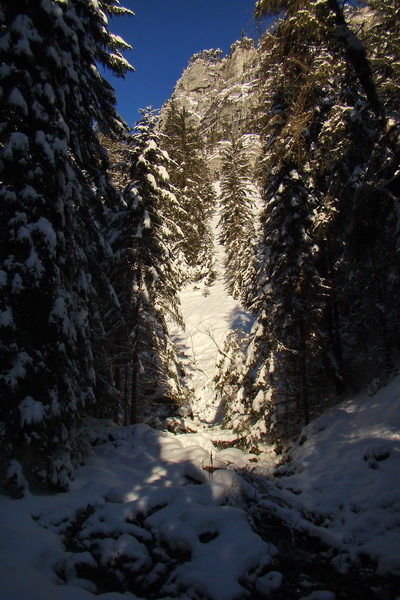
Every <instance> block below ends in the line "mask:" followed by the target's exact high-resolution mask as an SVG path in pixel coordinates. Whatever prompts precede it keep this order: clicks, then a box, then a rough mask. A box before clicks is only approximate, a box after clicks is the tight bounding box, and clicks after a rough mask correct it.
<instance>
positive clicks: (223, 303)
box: [170, 212, 254, 422]
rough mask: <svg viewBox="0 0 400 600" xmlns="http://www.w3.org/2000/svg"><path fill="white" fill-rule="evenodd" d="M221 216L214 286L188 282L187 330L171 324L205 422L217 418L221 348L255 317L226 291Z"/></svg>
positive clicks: (184, 299)
mask: <svg viewBox="0 0 400 600" xmlns="http://www.w3.org/2000/svg"><path fill="white" fill-rule="evenodd" d="M218 221H219V215H218V212H216V213H215V214H214V217H213V219H212V223H211V227H212V231H213V232H214V254H215V263H216V275H217V277H216V280H215V282H214V283H213V285H212V286H210V287H205V286H204V284H200V285H198V286H196V285H195V286H193V285H188V286H187V287H186V288H184V289H183V291H182V292H181V294H180V300H181V311H182V316H183V321H184V323H185V330H182V329H180V328H179V327H178V326H176V325H175V324H174V323H171V324H170V333H171V337H172V340H173V341H174V342H175V344H176V345H177V346H178V348H179V349H180V351H181V352H182V353H183V354H185V355H186V357H187V361H186V364H185V366H186V368H187V371H188V373H189V378H190V380H189V381H188V385H189V387H191V388H192V389H193V390H194V394H195V407H194V412H195V414H196V416H197V417H198V418H199V419H200V420H202V421H204V422H212V421H213V420H214V419H215V416H216V412H217V410H218V405H217V404H216V403H215V395H214V392H213V386H212V378H213V376H214V375H215V368H216V364H217V361H218V358H219V356H221V355H220V354H219V349H221V350H222V348H223V344H224V339H225V336H226V334H227V333H228V331H230V330H231V329H241V330H242V331H245V332H249V331H250V329H251V327H252V325H253V322H254V319H253V317H252V316H251V315H250V314H249V313H248V312H247V311H246V310H244V309H243V308H242V306H241V305H240V304H239V303H238V302H237V301H236V300H234V299H233V298H232V297H231V296H229V295H228V294H227V292H226V286H225V274H224V266H223V261H224V255H225V253H224V249H223V246H221V244H219V243H218V236H219V229H218V226H217V224H218Z"/></svg>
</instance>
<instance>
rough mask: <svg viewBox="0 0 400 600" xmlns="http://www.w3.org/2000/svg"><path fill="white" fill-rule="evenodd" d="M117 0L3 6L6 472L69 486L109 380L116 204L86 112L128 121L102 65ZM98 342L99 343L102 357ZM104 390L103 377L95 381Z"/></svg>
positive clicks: (18, 1)
mask: <svg viewBox="0 0 400 600" xmlns="http://www.w3.org/2000/svg"><path fill="white" fill-rule="evenodd" d="M124 12H129V11H126V10H125V9H123V8H121V7H120V6H119V3H118V2H117V1H108V0H104V1H101V2H99V3H96V4H95V3H91V2H86V1H84V0H68V1H66V2H63V3H60V2H55V1H53V0H43V1H42V2H41V3H40V6H39V5H38V4H37V3H32V2H29V1H28V0H15V1H14V2H11V3H10V2H4V1H3V2H1V3H0V23H1V28H0V32H1V33H0V36H1V37H0V52H1V63H2V68H1V73H0V77H1V85H2V90H3V97H2V102H1V105H0V122H1V134H0V135H1V145H0V171H1V175H0V179H1V182H2V184H1V188H0V194H1V203H2V218H1V230H0V280H1V286H2V294H1V298H0V302H1V311H0V314H1V319H0V325H1V344H0V356H1V359H0V363H1V374H0V390H1V391H0V395H1V405H0V422H1V429H0V431H1V434H0V435H1V464H0V468H1V475H2V477H3V480H6V481H8V483H9V484H10V485H12V483H13V473H12V471H10V470H9V464H10V461H11V460H13V459H15V460H17V461H19V462H20V463H21V465H22V467H23V471H24V474H25V477H26V478H27V479H28V481H29V482H34V483H35V484H36V485H38V484H40V482H44V483H46V484H52V485H54V486H55V487H57V488H61V489H65V488H66V487H67V486H68V482H69V480H70V478H71V477H72V475H73V463H74V462H75V461H76V460H78V459H79V456H80V450H79V440H78V438H77V435H78V434H77V427H78V424H79V421H80V416H81V414H82V412H83V411H85V412H86V411H88V410H94V411H96V398H95V395H94V391H95V387H96V385H100V381H104V382H105V387H106V388H109V387H110V386H111V384H112V375H111V373H110V371H109V368H108V366H109V361H105V364H103V361H101V360H100V356H99V353H100V350H99V349H100V348H101V347H102V346H103V345H104V342H105V341H106V332H105V330H104V324H103V322H102V318H101V308H100V303H101V302H102V300H103V299H102V298H101V295H102V294H103V291H104V290H107V293H108V294H109V295H110V286H109V284H108V282H107V281H106V280H105V277H104V274H103V266H104V263H105V262H106V261H107V244H106V243H105V240H104V238H103V236H102V233H101V227H102V225H104V223H105V221H106V216H105V210H106V205H107V203H108V204H109V203H110V202H111V201H112V194H110V195H109V193H108V192H109V185H108V183H107V179H106V177H105V173H104V169H103V161H104V159H105V155H104V152H103V150H102V148H101V145H100V143H99V140H98V136H97V134H96V131H95V130H94V128H93V123H94V122H96V123H97V124H98V126H99V127H100V128H101V129H102V130H103V131H104V132H106V133H107V134H108V135H111V136H115V135H118V132H119V131H121V130H122V129H123V127H124V124H123V122H122V121H121V120H120V119H119V117H118V116H117V114H116V112H115V109H114V104H115V98H114V94H113V91H112V88H111V87H110V85H109V84H108V83H107V82H106V81H105V80H104V79H103V77H102V76H101V75H100V73H99V71H98V69H97V67H96V63H98V64H101V65H103V66H105V67H107V68H109V69H111V70H112V71H113V72H114V73H116V74H117V75H123V74H124V72H125V71H126V69H128V68H129V65H128V64H127V63H126V61H124V59H123V58H122V56H121V54H120V49H121V48H122V49H123V48H126V47H127V45H126V44H125V43H123V42H122V40H120V38H117V37H115V36H112V35H111V34H110V33H109V31H108V29H107V17H106V15H107V14H108V15H113V14H122V13H124ZM96 353H97V354H96ZM100 387H101V385H100Z"/></svg>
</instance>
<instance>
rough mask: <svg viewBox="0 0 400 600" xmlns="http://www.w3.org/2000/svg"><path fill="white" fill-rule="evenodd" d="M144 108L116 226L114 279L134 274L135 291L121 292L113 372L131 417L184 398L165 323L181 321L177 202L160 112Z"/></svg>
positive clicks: (132, 419)
mask: <svg viewBox="0 0 400 600" xmlns="http://www.w3.org/2000/svg"><path fill="white" fill-rule="evenodd" d="M141 113H142V117H141V119H140V121H139V122H138V123H137V125H136V127H135V128H134V133H133V136H132V141H131V145H130V147H129V167H130V182H129V184H128V185H127V186H126V188H125V191H124V201H125V207H124V210H122V211H121V213H120V214H118V215H117V218H116V222H115V223H114V225H113V226H114V227H116V228H117V230H119V231H118V234H117V235H116V236H115V240H114V244H113V247H114V251H115V256H116V264H115V266H116V273H118V275H117V277H115V286H116V287H117V289H118V281H119V280H120V278H121V277H122V278H123V280H124V282H126V281H129V285H126V283H124V286H123V287H124V289H126V290H131V292H130V294H129V295H128V297H125V298H124V299H123V302H124V309H123V313H124V314H125V315H126V319H125V321H124V322H121V324H120V327H115V328H114V331H115V334H116V335H117V337H118V340H117V342H116V343H117V345H118V346H120V347H121V348H122V349H125V350H124V352H123V355H122V359H123V360H122V361H120V363H119V366H118V367H117V369H116V371H117V381H118V384H119V387H120V388H121V391H122V392H123V394H124V396H125V400H124V405H125V411H126V414H125V421H126V422H136V421H137V420H138V418H139V416H140V417H141V418H143V415H145V414H146V413H147V414H148V413H151V404H154V402H163V401H170V402H172V403H173V402H175V403H179V402H181V401H182V400H183V397H184V394H183V392H182V389H181V388H180V383H179V373H178V371H179V369H178V360H177V357H176V354H175V350H174V348H173V345H172V343H171V341H170V339H169V337H168V329H167V322H166V318H167V317H169V318H173V319H175V320H177V321H178V322H180V314H179V306H178V304H179V301H178V297H177V289H178V286H179V281H180V269H181V265H180V264H179V263H180V262H181V260H182V259H181V251H180V246H181V243H182V233H181V231H180V229H179V227H178V226H177V225H176V219H177V218H178V215H179V214H180V208H179V206H178V203H177V200H176V197H175V195H174V193H173V188H172V186H171V185H170V183H169V174H168V170H167V168H168V166H169V164H170V160H169V157H168V154H167V153H166V152H165V151H164V150H162V148H161V146H160V143H161V140H160V138H161V134H160V133H158V131H157V129H156V125H157V115H156V113H155V111H152V110H151V109H146V110H143V111H141ZM129 314H130V315H131V316H130V318H129ZM126 332H128V335H126Z"/></svg>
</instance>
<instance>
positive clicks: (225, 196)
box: [219, 139, 256, 303]
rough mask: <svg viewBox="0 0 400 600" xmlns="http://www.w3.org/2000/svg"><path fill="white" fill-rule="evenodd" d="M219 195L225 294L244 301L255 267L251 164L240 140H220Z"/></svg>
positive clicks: (246, 297) (246, 298)
mask: <svg viewBox="0 0 400 600" xmlns="http://www.w3.org/2000/svg"><path fill="white" fill-rule="evenodd" d="M223 144H224V150H223V153H222V167H221V193H220V197H219V204H220V221H219V226H220V228H221V234H220V242H221V243H222V244H223V245H224V247H225V251H226V261H225V271H226V273H227V279H228V290H229V293H230V294H231V295H232V296H233V297H234V298H235V299H237V300H242V302H244V303H246V301H247V300H248V290H249V289H250V286H251V281H252V279H253V277H252V276H253V270H254V268H255V243H256V239H255V238H256V231H255V225H254V211H253V203H252V200H251V196H252V193H254V191H253V189H252V188H251V185H250V179H251V167H250V164H249V161H248V158H247V154H246V150H245V147H244V146H243V143H242V141H241V140H240V139H235V140H233V141H226V142H223Z"/></svg>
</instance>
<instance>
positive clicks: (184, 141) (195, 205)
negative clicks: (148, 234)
mask: <svg viewBox="0 0 400 600" xmlns="http://www.w3.org/2000/svg"><path fill="white" fill-rule="evenodd" d="M162 131H163V133H164V135H165V148H166V150H167V151H168V153H169V156H170V157H171V159H172V160H173V162H174V165H175V166H174V168H173V169H172V170H171V171H170V174H171V182H172V183H173V185H174V186H175V188H176V190H177V191H176V193H177V198H178V202H179V205H180V207H181V209H182V210H183V213H182V218H181V220H180V221H178V224H179V226H180V228H181V230H182V232H183V235H184V240H183V245H182V250H183V252H184V255H185V257H186V261H187V265H188V268H189V276H188V277H189V279H191V280H195V281H196V280H201V279H206V280H207V281H209V282H211V281H212V280H213V278H214V276H215V275H214V267H213V255H212V249H213V240H212V233H211V230H210V226H209V222H208V216H209V212H210V210H211V208H212V207H213V205H214V204H215V192H214V189H213V186H212V183H211V176H210V173H209V169H208V166H207V161H206V156H205V149H204V145H203V143H202V141H201V138H200V134H199V132H198V130H197V129H196V127H195V126H194V125H193V120H192V119H191V118H190V115H189V113H188V111H187V110H186V109H184V108H179V107H178V106H177V105H176V103H175V102H171V103H170V106H169V107H168V113H167V118H166V120H165V123H164V125H163V129H162Z"/></svg>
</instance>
